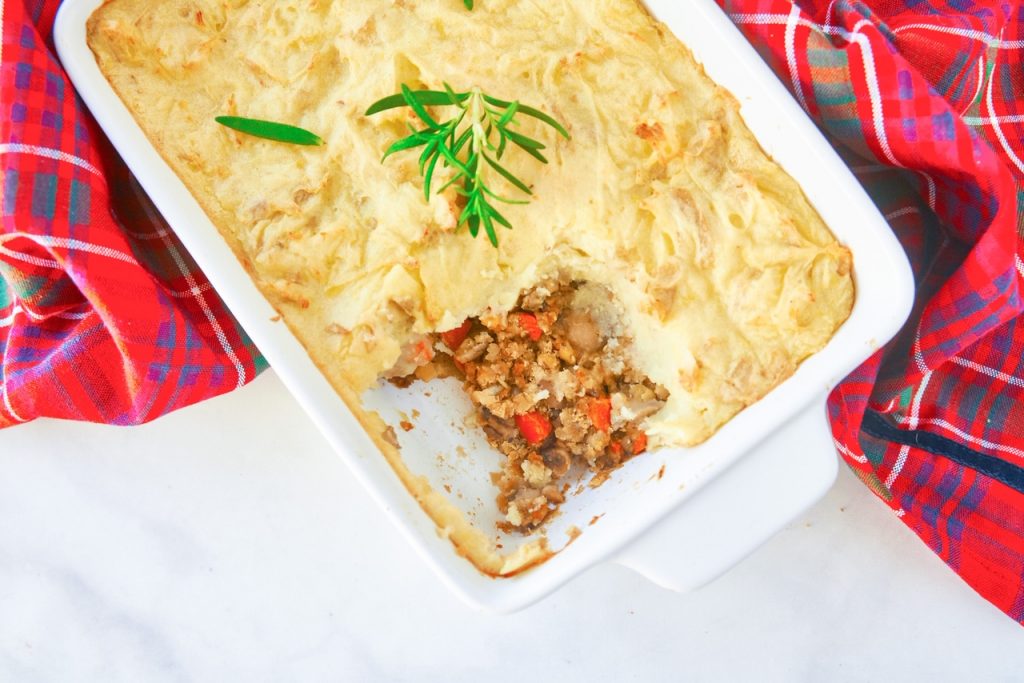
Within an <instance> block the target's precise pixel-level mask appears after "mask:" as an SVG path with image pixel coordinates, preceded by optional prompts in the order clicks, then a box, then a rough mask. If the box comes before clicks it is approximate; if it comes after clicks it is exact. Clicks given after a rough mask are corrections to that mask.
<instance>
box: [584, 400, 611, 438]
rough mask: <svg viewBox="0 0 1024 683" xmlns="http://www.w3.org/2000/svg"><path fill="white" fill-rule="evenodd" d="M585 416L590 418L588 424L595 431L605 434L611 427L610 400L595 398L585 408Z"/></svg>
mask: <svg viewBox="0 0 1024 683" xmlns="http://www.w3.org/2000/svg"><path fill="white" fill-rule="evenodd" d="M587 415H589V416H590V423H591V424H592V425H594V428H595V429H597V430H598V431H601V432H607V431H608V430H609V429H610V428H611V426H612V400H611V399H610V398H595V399H594V400H593V401H591V402H590V405H588V406H587Z"/></svg>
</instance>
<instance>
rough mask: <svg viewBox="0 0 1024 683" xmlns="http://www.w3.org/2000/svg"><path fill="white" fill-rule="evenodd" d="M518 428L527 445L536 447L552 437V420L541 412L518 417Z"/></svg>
mask: <svg viewBox="0 0 1024 683" xmlns="http://www.w3.org/2000/svg"><path fill="white" fill-rule="evenodd" d="M516 426H517V427H519V432H520V433H521V434H522V435H523V438H524V439H526V441H527V443H529V444H530V445H532V446H536V445H538V444H541V443H543V442H544V440H545V439H547V438H548V437H549V436H551V420H549V419H548V416H547V415H545V414H544V413H540V412H532V413H524V414H523V415H516Z"/></svg>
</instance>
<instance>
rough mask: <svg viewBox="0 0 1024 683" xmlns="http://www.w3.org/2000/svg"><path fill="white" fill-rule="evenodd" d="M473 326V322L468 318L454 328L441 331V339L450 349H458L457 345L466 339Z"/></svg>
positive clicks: (460, 344)
mask: <svg viewBox="0 0 1024 683" xmlns="http://www.w3.org/2000/svg"><path fill="white" fill-rule="evenodd" d="M472 327H473V323H472V321H470V320H467V321H466V322H464V323H462V325H460V326H459V327H456V328H455V329H454V330H448V331H447V332H442V333H441V341H443V342H444V345H445V346H447V347H448V348H449V349H451V350H452V351H458V350H459V347H460V346H462V342H464V341H466V337H468V336H469V330H470V329H471V328H472Z"/></svg>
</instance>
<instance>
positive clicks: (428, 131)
mask: <svg viewBox="0 0 1024 683" xmlns="http://www.w3.org/2000/svg"><path fill="white" fill-rule="evenodd" d="M467 1H468V0H467ZM444 88H445V89H444V90H443V91H440V90H412V89H410V88H409V86H407V85H405V84H403V85H402V92H401V93H399V94H397V95H392V96H390V97H385V98H384V99H382V100H380V101H378V102H376V103H374V104H373V106H371V107H370V108H369V109H368V110H367V111H366V115H367V116H373V115H374V114H379V113H380V112H383V111H388V110H390V109H397V108H400V107H409V108H410V109H412V111H413V112H414V113H415V114H416V117H417V118H418V119H419V120H420V121H421V122H422V123H423V124H425V126H426V127H425V128H422V129H417V128H415V127H413V126H412V125H410V126H409V130H410V133H411V134H410V135H408V136H407V137H404V138H402V139H400V140H398V141H396V142H394V143H393V144H392V145H391V146H390V147H388V149H387V151H386V152H385V153H384V160H387V158H388V157H390V156H391V155H392V154H397V153H398V152H403V151H406V150H410V149H416V148H419V147H422V148H423V151H422V153H421V154H420V160H419V167H420V175H422V176H423V195H424V197H425V198H426V199H427V201H429V200H430V190H431V187H432V186H433V180H434V173H435V172H436V170H437V167H438V165H439V164H442V165H443V166H444V167H445V168H449V169H452V176H451V178H449V179H448V180H447V181H446V182H445V183H444V184H443V185H442V186H441V187H439V188H438V189H437V193H438V194H440V193H441V192H443V191H444V190H445V189H447V188H448V187H451V186H453V185H455V184H457V183H461V186H460V187H457V188H456V192H458V193H459V194H460V195H462V196H463V197H465V199H466V205H465V207H464V208H463V210H462V213H461V215H460V216H459V222H458V224H459V226H462V225H463V224H465V225H468V226H469V233H470V234H471V235H472V236H473V237H476V236H477V235H478V234H479V233H480V227H481V226H483V228H484V232H486V233H487V238H488V239H489V240H490V242H491V244H492V245H494V246H495V247H497V246H498V235H497V231H496V230H495V224H497V225H501V226H503V227H505V228H511V227H512V224H511V223H509V221H508V219H506V218H505V217H504V216H503V215H501V213H500V212H499V211H498V210H497V208H496V207H495V202H503V203H505V204H526V203H528V202H526V201H522V200H515V199H509V198H506V197H503V196H501V195H499V194H498V193H497V192H495V191H494V190H492V189H491V187H490V186H489V185H488V183H487V178H486V175H487V174H488V169H490V170H493V171H494V172H496V173H497V174H498V175H500V176H501V177H502V178H504V179H505V181H507V182H508V183H509V184H511V185H512V186H514V187H515V188H516V189H518V190H520V191H521V192H523V193H525V194H527V195H532V194H533V191H532V190H530V188H529V186H528V185H527V184H526V183H525V182H523V181H522V180H520V179H519V178H517V177H516V176H515V175H514V174H513V173H512V172H511V171H509V170H508V169H507V168H505V167H504V166H502V164H501V160H502V158H503V157H504V155H505V153H506V152H507V151H508V150H509V149H510V147H518V148H519V149H521V150H523V151H524V152H526V153H527V154H529V155H530V156H532V157H533V158H534V159H536V160H537V161H540V162H541V163H544V164H546V163H548V160H547V158H546V157H545V156H544V154H543V152H542V150H544V149H546V147H545V145H544V144H543V143H541V142H539V141H537V140H534V139H533V138H530V137H528V136H526V135H524V134H522V133H520V132H518V131H516V130H514V129H513V127H514V126H515V125H517V124H518V123H519V122H518V121H517V120H516V117H517V116H518V115H519V114H522V115H524V116H529V117H532V118H534V119H537V120H538V121H541V122H542V123H545V124H547V125H548V126H550V127H552V128H554V129H555V130H556V131H558V133H559V134H561V135H562V136H563V137H565V138H566V139H567V140H568V139H569V132H568V131H567V130H566V129H565V127H564V126H562V124H560V123H559V122H558V121H556V120H555V119H554V118H552V117H551V116H549V115H547V114H545V113H544V112H542V111H540V110H538V109H534V108H533V107H528V106H526V105H524V104H520V103H519V102H508V101H505V100H499V99H497V98H495V97H491V96H490V95H487V94H484V93H483V92H481V91H480V89H479V88H474V89H473V90H471V91H469V92H455V91H454V90H452V88H451V86H450V85H448V84H447V83H445V84H444ZM445 106H448V107H455V108H456V112H455V116H454V118H451V119H449V120H447V121H437V120H436V119H434V117H433V116H431V114H430V112H428V111H427V107H445Z"/></svg>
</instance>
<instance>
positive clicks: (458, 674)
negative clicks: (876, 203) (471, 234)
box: [0, 373, 1024, 683]
mask: <svg viewBox="0 0 1024 683" xmlns="http://www.w3.org/2000/svg"><path fill="white" fill-rule="evenodd" d="M1022 671H1024V629H1022V628H1021V627H1020V626H1018V625H1017V624H1015V623H1013V622H1012V621H1010V620H1009V619H1008V618H1006V617H1005V616H1003V615H1002V614H1000V613H999V612H998V611H997V610H996V609H995V608H993V607H992V606H990V605H989V604H988V603H986V602H985V601H983V600H982V599H981V598H979V597H978V596H976V595H975V594H974V593H973V592H972V591H971V590H970V589H969V588H968V587H967V586H966V585H964V584H963V583H961V582H960V581H959V580H958V579H957V578H956V577H955V576H954V575H953V574H952V573H951V572H949V571H948V570H947V569H946V568H945V567H944V565H942V563H941V562H940V561H939V560H937V559H936V558H935V557H934V556H933V555H932V554H931V553H930V552H929V551H928V550H927V549H926V548H925V547H924V546H923V545H921V544H920V543H919V542H918V541H917V540H916V539H915V538H914V537H913V535H912V534H911V533H910V531H908V530H907V529H905V528H904V527H903V525H902V524H901V523H900V522H899V521H898V520H896V519H895V518H894V517H893V516H891V514H890V513H889V512H888V511H887V509H886V508H885V507H884V506H883V505H882V504H881V503H879V502H878V501H876V500H875V499H873V498H872V496H871V494H870V493H868V491H867V490H866V489H865V488H864V487H863V486H861V485H860V484H859V483H858V482H857V481H856V480H855V479H854V478H853V477H852V476H851V475H849V474H848V473H847V472H846V471H845V469H844V470H843V472H842V473H841V475H840V481H839V483H838V485H837V486H836V488H835V489H834V490H833V491H832V492H831V493H830V495H829V496H828V497H827V498H826V499H825V500H824V501H822V502H821V503H820V504H819V505H818V506H817V507H815V508H814V509H813V510H811V511H810V512H809V513H807V514H806V515H805V516H804V517H803V518H801V519H800V520H799V521H798V522H796V523H794V524H793V525H791V526H790V527H789V528H788V529H786V530H785V531H784V532H783V533H781V534H780V535H779V536H777V537H776V538H775V539H773V540H772V541H770V542H769V543H768V544H767V545H766V546H764V547H763V548H762V549H761V550H759V551H758V552H757V553H756V554H755V555H753V556H752V557H750V558H749V559H748V560H746V561H745V562H744V563H742V564H741V565H740V566H738V567H737V568H736V569H734V570H733V571H731V572H730V573H729V574H727V575H726V576H725V577H723V578H722V579H720V580H718V581H717V582H715V583H714V584H712V585H710V586H708V587H706V588H704V589H703V590H700V591H698V592H696V593H692V594H689V595H675V594H671V593H667V592H665V591H662V590H661V589H658V588H655V587H654V586H652V585H650V584H648V583H646V582H645V581H644V580H643V579H641V578H639V577H637V576H635V575H633V574H632V573H630V572H629V571H628V570H625V569H622V568H620V567H615V566H602V567H599V568H596V569H594V570H592V571H591V572H589V573H588V574H586V575H585V576H583V577H582V578H580V579H578V580H577V581H575V582H574V583H572V584H571V585H569V586H568V587H567V588H565V589H563V590H562V591H561V592H559V593H558V594H556V595H555V596H554V597H552V598H550V599H548V600H547V601H545V602H543V603H541V604H540V605H538V606H536V607H533V608H531V609H529V610H527V611H525V612H523V613H521V614H517V615H514V616H511V617H499V616H490V615H483V614H478V613H475V612H472V611H470V610H469V609H468V608H465V607H463V606H462V605H461V604H460V603H458V602H456V600H455V599H454V598H453V597H452V596H451V595H450V594H449V593H448V592H447V591H446V589H444V588H443V587H442V586H441V585H440V583H439V582H438V581H437V580H436V579H435V578H434V576H433V575H432V574H430V573H429V572H428V570H427V569H426V568H425V566H424V565H423V564H422V563H421V562H420V561H419V559H418V558H417V557H416V556H415V555H414V553H413V551H412V550H411V549H410V548H409V547H408V546H407V545H406V544H405V542H404V541H403V540H402V539H401V538H400V537H399V534H398V532H397V531H396V530H395V529H393V528H392V527H391V526H390V524H389V523H388V522H386V521H385V520H383V519H381V517H380V516H379V515H378V514H377V512H376V509H375V507H374V505H373V503H372V502H371V501H370V500H369V499H368V497H367V496H366V494H364V493H363V492H362V490H361V489H360V488H359V487H358V486H357V485H356V484H355V482H354V481H353V480H352V479H351V478H350V477H349V476H348V474H347V472H346V471H345V469H344V466H343V465H342V464H341V463H340V461H339V460H337V459H336V457H335V456H334V455H333V454H332V453H331V452H330V451H329V450H328V448H327V446H326V444H325V443H324V442H323V441H322V440H321V439H320V437H319V436H318V435H317V434H316V433H315V432H314V431H313V429H312V427H311V426H310V423H309V422H308V420H307V419H306V417H305V416H304V415H303V414H302V413H301V411H300V410H299V408H298V407H297V406H296V405H295V403H294V402H293V401H292V400H291V398H290V397H289V396H288V395H287V393H286V392H285V390H284V389H283V388H282V387H281V385H280V383H279V382H278V380H277V379H276V378H275V377H274V376H273V375H272V374H269V373H268V374H267V375H265V376H264V377H262V378H260V379H259V380H258V381H257V382H256V383H255V384H254V385H252V386H250V387H248V388H246V389H245V390H243V391H240V392H237V393H235V394H233V395H231V396H228V397H225V398H222V399H218V400H215V401H210V402H208V403H206V404H204V405H201V406H198V407H195V408H192V409H189V410H185V411H182V412H180V413H178V414H176V415H172V416H170V417H168V418H165V419H163V420H161V421H159V422H157V423H155V424H152V425H149V426H146V427H142V428H135V429H116V428H109V427H97V426H89V425H76V424H67V423H57V422H50V421H45V422H38V423H35V424H31V425H27V426H22V427H17V428H15V429H11V430H7V431H4V432H0V681H18V682H26V683H27V682H31V681H103V682H104V683H108V682H112V681H133V682H137V681H247V682H248V681H363V680H381V681H385V680H396V681H435V680H436V681H445V682H446V683H447V682H452V683H455V682H460V681H467V682H470V681H473V682H475V681H479V680H481V679H483V678H484V677H485V676H486V677H487V679H488V680H499V681H501V680H509V681H519V680H523V679H524V678H525V677H529V678H530V679H535V678H536V677H537V676H538V675H542V676H543V678H542V680H543V679H547V680H561V681H576V680H579V681H615V682H620V681H629V680H638V681H659V680H665V681H670V680H671V681H675V680H682V679H686V680H739V679H747V680H751V679H756V680H759V681H771V680H787V681H788V680H797V681H801V680H806V681H822V680H854V681H857V680H865V681H867V680H875V679H878V678H881V677H882V676H885V677H886V678H896V679H904V680H931V681H935V680H957V681H962V680H986V681H999V680H1005V681H1011V680H1018V681H1019V680H1021V676H1022V675H1024V674H1022V673H1021V672H1022Z"/></svg>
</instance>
